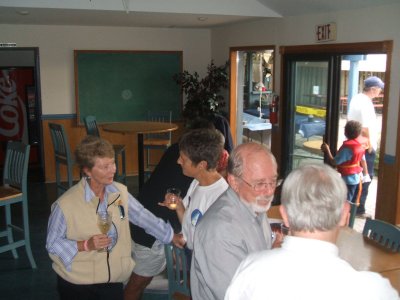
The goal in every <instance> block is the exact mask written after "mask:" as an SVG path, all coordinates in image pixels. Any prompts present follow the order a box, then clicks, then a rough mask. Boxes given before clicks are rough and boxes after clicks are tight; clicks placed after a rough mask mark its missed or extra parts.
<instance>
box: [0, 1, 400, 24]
mask: <svg viewBox="0 0 400 300" xmlns="http://www.w3.org/2000/svg"><path fill="white" fill-rule="evenodd" d="M398 1H399V0H200V1H199V0H0V24H35V25H81V26H124V27H164V28H212V27H217V26H223V25H227V24H232V23H238V22H244V21H249V20H257V19H261V18H280V17H288V16H296V15H304V14H315V13H327V12H335V11H340V10H349V9H356V8H364V7H375V6H380V5H387V4H394V3H398Z"/></svg>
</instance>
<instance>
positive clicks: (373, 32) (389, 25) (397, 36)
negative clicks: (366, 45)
mask: <svg viewBox="0 0 400 300" xmlns="http://www.w3.org/2000/svg"><path fill="white" fill-rule="evenodd" d="M399 15H400V4H395V5H388V6H380V7H376V8H373V9H360V10H355V11H343V12H336V13H331V14H320V15H306V16H300V17H290V18H284V19H269V20H263V21H256V22H250V23H246V24H243V23H241V24H236V25H232V26H226V27H221V28H218V29H214V30H212V37H211V45H212V57H213V58H214V59H215V60H216V62H217V63H220V62H223V61H224V60H226V58H227V57H228V53H229V47H235V46H252V45H275V46H276V49H277V50H279V46H289V45H291V46H292V45H313V44H316V43H315V36H314V31H315V25H317V24H325V23H330V22H335V23H336V25H337V40H336V41H335V43H356V42H369V41H383V40H393V41H394V42H393V55H392V65H391V70H392V72H391V78H390V91H389V109H388V118H387V121H388V122H387V125H388V127H387V135H386V154H389V155H395V152H396V143H397V136H398V134H397V132H398V130H397V123H398V113H399V92H400V73H399V71H398V70H399V66H400V30H399V28H400V18H399ZM274 70H275V72H276V73H275V84H276V87H279V81H280V78H279V77H280V56H279V55H277V57H276V67H275V68H274Z"/></svg>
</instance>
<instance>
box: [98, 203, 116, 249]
mask: <svg viewBox="0 0 400 300" xmlns="http://www.w3.org/2000/svg"><path fill="white" fill-rule="evenodd" d="M111 224H112V215H111V213H109V212H107V211H101V212H98V213H97V226H98V227H99V229H100V231H101V233H102V234H107V232H108V231H109V230H110V227H111ZM98 251H99V252H104V251H107V247H105V248H103V249H100V250H98Z"/></svg>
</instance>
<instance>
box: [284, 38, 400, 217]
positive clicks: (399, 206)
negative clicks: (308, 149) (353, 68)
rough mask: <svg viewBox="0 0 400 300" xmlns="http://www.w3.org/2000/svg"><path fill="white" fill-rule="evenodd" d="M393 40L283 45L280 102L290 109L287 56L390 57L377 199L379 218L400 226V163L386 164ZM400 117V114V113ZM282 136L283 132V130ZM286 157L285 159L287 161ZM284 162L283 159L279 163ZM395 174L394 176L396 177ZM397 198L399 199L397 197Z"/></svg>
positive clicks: (399, 143)
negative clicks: (376, 55)
mask: <svg viewBox="0 0 400 300" xmlns="http://www.w3.org/2000/svg"><path fill="white" fill-rule="evenodd" d="M392 49H393V41H379V42H363V43H345V44H323V45H297V46H281V47H280V48H279V54H280V55H281V56H282V57H281V68H280V70H281V77H280V79H281V80H280V95H281V97H280V101H281V103H282V107H287V100H286V98H287V95H286V94H285V93H286V91H285V88H284V87H285V84H286V80H287V79H286V77H285V76H286V74H285V73H284V72H285V69H286V65H285V64H286V60H285V55H287V54H316V55H318V54H322V53H327V54H331V55H347V54H348V55H352V54H360V53H368V54H386V57H387V59H386V72H385V78H384V82H385V91H384V101H383V110H382V130H381V142H380V153H381V155H380V157H379V173H378V189H377V199H376V210H375V217H376V218H378V219H382V220H385V221H387V222H390V223H392V224H399V223H400V190H399V178H400V174H399V161H398V160H395V162H394V163H390V164H388V163H386V162H385V152H386V151H385V146H386V132H387V114H388V104H389V100H390V94H389V92H390V77H391V76H390V74H391V57H392ZM280 114H281V116H280V118H279V120H280V128H282V126H283V123H282V122H283V118H284V116H282V114H283V112H282V110H281V111H280ZM398 115H400V112H399V114H398ZM397 126H398V128H400V120H399V119H398V124H397ZM280 132H281V134H280V135H282V133H283V132H284V131H283V130H281V131H280ZM283 145H284V141H283V139H282V138H281V143H280V149H279V152H281V149H283ZM396 146H397V147H396V155H395V157H399V155H400V140H399V139H397V141H396ZM283 158H284V157H282V158H281V159H283ZM278 161H279V162H281V160H278ZM393 175H394V176H393ZM393 195H396V196H397V197H393Z"/></svg>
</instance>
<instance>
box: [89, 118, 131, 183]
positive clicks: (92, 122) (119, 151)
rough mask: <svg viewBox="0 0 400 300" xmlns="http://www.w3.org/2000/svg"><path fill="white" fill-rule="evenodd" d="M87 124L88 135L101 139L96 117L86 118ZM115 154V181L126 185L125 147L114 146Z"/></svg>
mask: <svg viewBox="0 0 400 300" xmlns="http://www.w3.org/2000/svg"><path fill="white" fill-rule="evenodd" d="M83 122H84V123H85V128H86V133H87V134H88V135H94V136H97V137H100V132H99V128H98V127H97V121H96V117H95V116H86V117H85V118H84V119H83ZM113 148H114V153H115V156H114V158H115V165H116V167H117V170H116V172H115V175H114V180H115V181H118V182H123V183H126V165H125V162H126V158H125V145H113ZM119 156H121V172H120V167H119Z"/></svg>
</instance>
